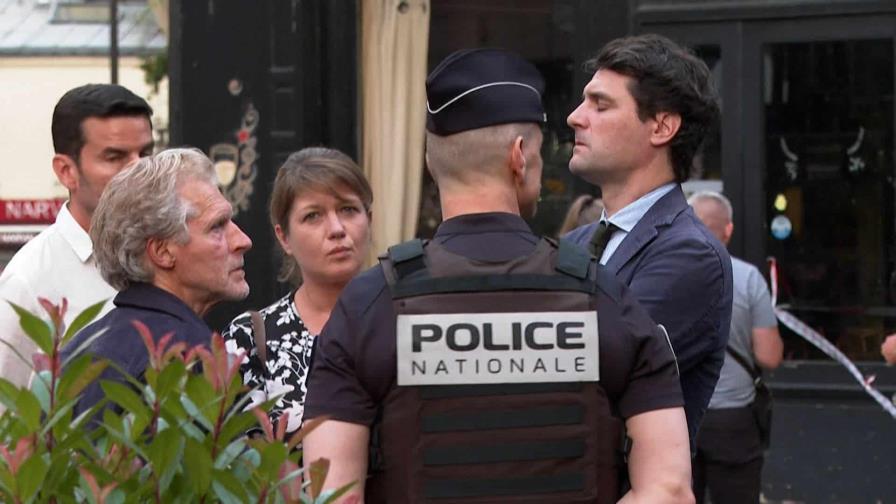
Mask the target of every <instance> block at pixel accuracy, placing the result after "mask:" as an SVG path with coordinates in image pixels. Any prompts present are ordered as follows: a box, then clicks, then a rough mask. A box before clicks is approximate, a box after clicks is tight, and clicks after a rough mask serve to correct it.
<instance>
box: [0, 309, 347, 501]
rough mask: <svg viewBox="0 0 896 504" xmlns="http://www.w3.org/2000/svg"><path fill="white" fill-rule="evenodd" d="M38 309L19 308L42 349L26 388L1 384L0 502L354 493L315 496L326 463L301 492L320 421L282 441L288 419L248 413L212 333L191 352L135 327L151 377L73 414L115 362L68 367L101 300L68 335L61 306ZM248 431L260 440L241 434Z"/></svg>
mask: <svg viewBox="0 0 896 504" xmlns="http://www.w3.org/2000/svg"><path fill="white" fill-rule="evenodd" d="M40 303H41V306H42V307H43V308H44V310H46V312H47V314H48V315H49V322H47V321H45V320H43V319H41V318H40V317H37V316H36V315H34V314H31V313H29V312H28V311H26V310H24V309H22V308H20V307H18V306H13V308H14V309H15V310H16V312H17V313H18V315H19V318H20V323H21V326H22V328H23V329H24V330H25V332H26V333H27V334H28V336H29V337H30V338H31V339H32V340H33V341H34V342H35V343H36V344H37V346H38V347H39V349H40V352H39V353H38V354H36V355H34V357H33V359H31V361H32V362H31V363H32V364H33V367H34V371H35V376H34V378H33V380H32V385H31V387H30V388H19V387H16V386H14V385H13V384H11V383H10V382H9V381H6V380H3V379H0V404H2V405H3V407H5V411H4V412H3V414H2V416H0V501H2V502H12V503H33V502H37V503H44V502H46V503H90V504H103V503H105V504H118V503H125V502H156V503H162V502H164V503H197V502H198V503H208V502H222V503H234V504H236V503H245V502H257V503H294V502H296V503H306V504H323V503H329V502H332V501H334V500H335V499H337V498H338V497H339V496H341V495H342V494H343V493H345V492H346V491H347V490H348V489H349V488H348V487H345V488H342V489H340V490H338V491H335V492H332V491H331V492H320V488H321V486H322V483H323V478H324V477H325V476H326V472H327V468H328V466H329V463H328V461H326V460H320V461H317V462H315V463H313V464H311V467H310V469H309V472H310V474H309V476H308V478H306V479H307V484H306V486H305V487H304V488H303V487H302V484H301V481H302V469H301V468H300V467H299V459H300V457H301V453H300V451H298V450H297V449H296V448H297V446H298V445H299V443H300V441H301V439H302V438H303V437H304V436H305V435H306V434H307V432H308V431H309V430H311V429H313V428H314V426H315V425H316V424H315V423H314V422H308V423H307V424H306V425H305V426H304V427H303V428H302V429H301V430H300V431H299V432H297V433H296V434H295V435H292V436H290V437H287V436H286V433H285V426H286V422H285V421H283V422H278V423H277V424H276V425H274V424H272V422H271V421H270V419H269V418H268V415H267V414H266V413H265V412H264V409H262V408H255V409H253V410H250V411H245V405H246V403H247V402H248V394H245V392H246V391H245V388H244V387H243V385H242V382H241V377H240V373H239V362H240V360H241V358H234V356H232V355H228V353H227V352H226V351H225V349H224V342H223V339H222V338H221V337H220V336H219V335H217V334H216V335H214V336H213V338H212V341H211V345H210V347H204V346H199V347H196V348H186V346H185V345H184V343H172V340H173V335H172V334H167V335H164V336H162V337H160V338H156V337H155V335H152V334H151V333H150V331H149V329H148V328H147V327H146V326H145V325H143V324H142V323H140V322H139V321H134V325H135V327H136V328H137V330H138V331H139V332H140V334H141V336H142V337H143V341H144V344H145V345H146V348H147V350H148V353H149V367H148V368H147V370H146V372H145V374H144V376H142V377H140V379H139V380H138V379H135V378H133V377H129V378H128V380H127V381H126V382H124V383H122V382H117V381H103V382H101V387H102V389H103V391H104V393H105V397H106V398H105V400H104V401H103V402H101V403H99V404H97V405H96V406H94V407H93V408H91V409H90V410H88V411H85V412H84V413H82V414H80V415H78V416H77V417H75V416H74V415H73V413H72V411H73V408H74V406H75V404H76V402H77V400H78V398H79V395H80V393H81V392H82V391H83V390H84V388H85V387H87V386H88V385H89V384H90V383H91V382H93V381H94V380H95V379H97V377H98V376H99V375H100V373H102V371H103V370H104V369H106V368H107V367H108V366H110V363H108V362H106V361H100V360H95V359H93V358H92V357H91V356H89V355H82V356H75V357H73V358H72V359H71V360H70V361H69V362H61V359H60V349H61V348H62V346H63V345H64V344H65V343H67V342H68V341H69V340H70V339H71V338H72V336H74V334H75V333H77V332H78V331H79V330H81V329H82V328H84V327H85V326H86V325H87V323H88V322H89V321H90V320H91V319H93V318H94V317H95V316H96V315H97V314H98V313H99V311H100V308H101V306H102V303H100V304H97V305H94V306H92V307H90V308H88V309H87V310H85V311H84V312H83V313H82V314H80V315H79V316H78V317H77V318H76V319H75V320H74V321H73V322H72V325H71V327H69V328H68V329H67V330H66V329H65V327H64V323H63V316H64V314H65V310H66V308H67V304H66V302H65V301H64V300H63V302H62V304H61V305H59V306H57V305H53V304H52V303H50V302H48V301H46V300H44V299H41V300H40ZM14 350H15V349H14ZM200 368H201V372H200V371H199V369H200ZM263 406H265V407H266V406H267V405H263ZM253 426H255V427H259V428H260V430H261V431H262V432H263V435H260V436H253V437H248V436H246V434H245V433H246V431H247V430H248V429H250V428H252V427H253Z"/></svg>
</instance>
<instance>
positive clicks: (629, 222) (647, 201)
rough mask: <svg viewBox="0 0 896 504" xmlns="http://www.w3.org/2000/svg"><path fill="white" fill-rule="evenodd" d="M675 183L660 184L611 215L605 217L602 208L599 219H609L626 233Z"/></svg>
mask: <svg viewBox="0 0 896 504" xmlns="http://www.w3.org/2000/svg"><path fill="white" fill-rule="evenodd" d="M675 186H676V184H675V183H674V182H670V183H668V184H665V185H661V186H659V187H657V188H656V189H654V190H652V191H650V192H649V193H647V194H645V195H644V196H641V197H640V198H638V199H636V200H635V201H633V202H631V203H629V204H628V205H626V206H625V207H624V208H623V209H622V210H619V211H618V212H616V213H615V214H613V216H612V217H610V218H607V210H606V209H604V211H603V213H602V214H601V216H600V220H602V221H609V222H610V223H611V224H615V225H616V226H617V227H618V228H619V229H622V230H623V231H625V232H626V233H631V232H632V229H634V228H635V225H636V224H638V221H640V220H641V219H642V218H643V217H644V214H646V213H647V211H648V210H650V207H652V206H653V204H654V203H656V202H657V201H659V199H660V198H662V197H663V196H665V195H666V193H668V192H669V191H671V190H672V189H673V188H674V187H675Z"/></svg>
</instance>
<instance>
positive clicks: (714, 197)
mask: <svg viewBox="0 0 896 504" xmlns="http://www.w3.org/2000/svg"><path fill="white" fill-rule="evenodd" d="M707 200H709V201H714V202H715V203H716V204H717V205H719V206H721V207H722V208H723V209H725V217H727V218H728V222H732V221H734V208H733V207H732V206H731V202H730V201H728V198H726V197H725V196H724V195H722V194H721V193H718V192H715V191H698V192H695V193H694V194H692V195H691V197H690V198H688V204H689V205H691V206H694V203H697V202H698V201H707Z"/></svg>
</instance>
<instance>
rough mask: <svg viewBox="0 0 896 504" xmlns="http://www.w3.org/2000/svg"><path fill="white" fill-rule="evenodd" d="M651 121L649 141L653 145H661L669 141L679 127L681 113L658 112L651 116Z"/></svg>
mask: <svg viewBox="0 0 896 504" xmlns="http://www.w3.org/2000/svg"><path fill="white" fill-rule="evenodd" d="M653 123H654V124H653V130H652V131H651V132H650V143H651V144H652V145H653V146H654V147H662V146H663V145H667V144H668V143H669V142H671V141H672V139H673V138H675V135H676V134H677V133H678V130H679V129H680V128H681V115H680V114H676V113H674V112H659V113H658V114H656V115H655V116H654V117H653Z"/></svg>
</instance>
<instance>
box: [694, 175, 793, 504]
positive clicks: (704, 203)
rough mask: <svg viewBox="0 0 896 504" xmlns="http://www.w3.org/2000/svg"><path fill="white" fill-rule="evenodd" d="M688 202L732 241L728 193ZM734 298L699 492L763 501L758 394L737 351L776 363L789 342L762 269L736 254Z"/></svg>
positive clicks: (701, 443) (703, 430)
mask: <svg viewBox="0 0 896 504" xmlns="http://www.w3.org/2000/svg"><path fill="white" fill-rule="evenodd" d="M688 203H690V205H691V206H692V207H693V208H694V213H696V214H697V217H699V218H700V220H701V221H703V224H705V225H706V227H707V228H709V230H710V231H711V232H712V233H713V234H714V235H715V236H716V238H718V239H719V241H720V242H722V243H724V244H725V245H726V246H727V245H728V242H729V241H730V240H731V233H732V231H733V230H734V224H733V222H732V217H733V211H732V208H731V203H730V202H729V201H728V198H726V197H725V196H722V195H721V194H719V193H717V192H711V191H702V192H698V193H696V194H694V195H692V196H691V197H690V198H689V199H688ZM731 265H732V272H733V279H734V303H733V308H732V311H731V332H730V333H729V335H728V351H727V353H726V355H725V363H724V364H723V365H722V372H721V374H720V375H719V383H718V384H717V385H716V390H715V392H713V395H712V398H711V399H710V401H709V410H708V411H707V412H706V416H704V417H703V424H702V425H701V427H700V432H699V433H698V435H697V456H696V458H695V459H694V464H693V465H694V469H693V471H694V494H695V496H696V498H697V502H698V503H702V502H704V501H705V500H706V493H707V491H708V492H709V496H710V498H711V499H712V501H713V502H720V503H722V502H723V503H726V504H727V503H733V504H737V503H744V504H747V503H751V504H756V503H757V502H759V492H760V484H761V476H762V462H763V450H762V446H761V442H760V434H759V427H758V424H757V422H756V416H755V415H754V412H753V408H752V407H751V405H752V403H753V401H754V400H755V397H756V387H755V385H754V383H753V376H752V373H755V371H752V370H750V371H748V370H747V369H745V368H744V365H743V364H740V363H739V362H738V360H737V358H735V357H734V356H733V355H732V354H735V355H737V356H739V358H740V359H742V360H744V361H745V363H746V364H748V365H749V366H750V367H751V368H753V369H755V367H756V365H757V364H758V365H759V366H760V367H762V368H764V369H774V368H776V367H778V365H779V364H780V363H781V359H782V357H783V355H784V344H783V342H782V341H781V335H780V334H779V332H778V322H777V319H776V318H775V312H774V310H773V309H772V300H771V295H770V294H769V291H768V286H766V284H765V279H764V278H763V277H762V274H761V273H760V272H759V270H758V269H756V267H755V266H753V265H752V264H749V263H746V262H744V261H741V260H740V259H738V258H736V257H732V258H731Z"/></svg>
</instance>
